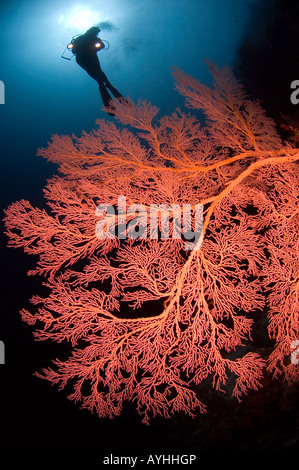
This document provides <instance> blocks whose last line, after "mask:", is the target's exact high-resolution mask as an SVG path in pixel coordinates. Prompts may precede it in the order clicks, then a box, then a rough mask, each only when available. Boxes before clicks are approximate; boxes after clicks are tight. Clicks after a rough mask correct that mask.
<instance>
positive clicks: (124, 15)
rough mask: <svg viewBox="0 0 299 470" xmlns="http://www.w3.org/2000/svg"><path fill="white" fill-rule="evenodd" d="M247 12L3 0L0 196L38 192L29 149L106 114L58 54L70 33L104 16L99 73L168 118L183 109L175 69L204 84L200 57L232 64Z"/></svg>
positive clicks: (168, 4)
mask: <svg viewBox="0 0 299 470" xmlns="http://www.w3.org/2000/svg"><path fill="white" fill-rule="evenodd" d="M247 16H248V7H247V0H163V1H161V0H141V1H139V0H106V1H90V2H86V1H81V2H80V1H79V2H76V1H73V0H72V1H57V0H56V1H55V0H54V1H49V0H47V1H39V0H28V1H25V0H23V1H6V2H5V1H2V2H1V8H0V19H1V28H0V43H1V44H2V47H1V69H0V80H2V81H3V82H4V84H5V102H6V103H5V105H2V106H0V113H1V131H2V132H1V133H2V137H1V163H2V178H3V184H2V185H1V188H2V189H1V193H2V194H1V196H2V199H3V198H4V200H5V201H7V202H9V200H10V198H12V199H15V198H18V197H25V198H27V197H28V198H29V197H30V195H31V194H32V192H34V191H37V192H38V191H41V188H42V186H43V185H44V180H45V177H47V176H48V172H49V171H51V170H50V167H49V166H48V167H47V166H46V165H45V164H44V162H41V161H40V160H41V159H40V158H36V157H35V154H36V150H37V148H38V147H40V146H45V145H46V143H47V141H49V140H50V138H51V135H52V134H53V133H58V134H70V133H74V134H76V135H79V134H80V133H81V130H83V129H84V130H86V131H89V130H91V129H92V128H93V127H94V124H95V120H96V119H98V118H105V119H106V118H109V117H107V114H105V113H104V112H103V111H102V110H101V107H102V102H101V99H100V95H99V92H98V86H97V83H96V82H95V81H93V80H92V79H91V78H90V77H89V76H88V75H87V74H86V72H85V71H84V70H82V69H81V68H80V67H79V66H78V65H77V64H76V62H75V59H74V58H73V59H72V60H71V61H67V60H63V59H62V58H61V54H62V52H63V50H64V48H65V47H66V45H67V44H68V42H69V41H70V40H71V38H72V36H73V35H75V34H79V33H84V32H85V31H86V30H87V29H88V28H89V27H90V26H93V24H94V23H95V22H110V24H111V25H112V28H110V29H112V30H111V31H107V30H103V31H102V32H101V33H100V37H101V38H102V39H105V40H106V41H108V42H109V44H110V48H109V49H108V50H105V51H101V52H100V53H99V59H100V62H101V66H102V69H103V70H104V72H105V73H106V75H107V76H108V78H109V80H110V81H111V82H112V84H113V85H114V86H115V87H116V88H118V89H119V90H120V92H121V93H122V94H123V95H124V96H129V97H131V98H132V99H133V100H138V99H139V98H141V99H146V100H148V101H150V102H151V103H152V104H154V105H156V106H158V107H159V108H160V110H161V113H162V114H165V113H169V112H171V111H173V110H174V109H175V108H176V107H177V106H182V105H183V99H182V98H181V97H180V96H179V95H178V94H177V92H176V91H174V89H173V79H172V75H171V68H172V66H173V65H175V66H177V67H180V68H182V69H183V70H184V71H185V72H186V73H188V74H191V75H193V76H195V77H197V78H199V79H200V80H202V81H205V82H208V81H209V79H210V77H209V74H208V72H207V68H206V66H205V64H204V59H205V58H209V59H212V60H214V61H215V62H216V63H217V64H218V65H223V64H231V63H232V61H233V60H234V57H235V54H236V46H237V44H238V41H239V40H240V36H241V34H242V30H243V27H244V23H245V21H246V18H247ZM78 17H79V19H80V18H81V19H82V18H83V19H84V18H85V21H83V24H82V25H81V26H79V24H80V21H79V20H78ZM89 17H90V20H89V21H88V18H89ZM78 21H79V23H78ZM13 181H14V184H13Z"/></svg>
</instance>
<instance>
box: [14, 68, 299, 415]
mask: <svg viewBox="0 0 299 470" xmlns="http://www.w3.org/2000/svg"><path fill="white" fill-rule="evenodd" d="M209 66H210V71H211V73H212V75H213V78H214V83H213V85H212V87H211V88H209V87H207V86H205V85H202V84H201V83H200V82H198V81H197V80H194V79H193V78H192V77H188V76H187V75H185V74H184V73H183V72H182V71H181V70H178V69H175V72H174V74H175V78H176V81H177V85H176V87H177V89H178V91H179V92H180V93H181V94H183V95H184V96H185V97H186V98H187V104H188V106H190V107H191V108H194V109H201V110H202V111H203V112H204V113H205V116H206V121H205V125H201V124H200V123H199V122H198V121H197V119H196V118H195V117H194V116H192V115H190V114H185V113H183V112H182V111H180V110H176V111H175V112H174V113H173V114H172V115H171V116H165V117H162V118H158V109H157V108H156V107H153V106H151V105H150V104H149V103H147V102H139V103H138V104H134V103H133V102H130V101H129V102H125V103H124V102H117V101H116V102H115V103H113V113H114V114H115V115H116V117H117V119H118V121H120V123H121V125H119V126H117V125H116V124H115V123H114V122H105V121H103V120H101V121H98V122H97V128H96V129H95V130H94V131H92V132H91V133H90V134H87V133H85V132H84V133H83V134H82V136H81V137H80V138H76V137H74V136H73V137H72V138H71V137H69V136H62V137H58V136H54V137H53V140H52V142H51V143H50V144H49V145H48V147H47V148H46V149H41V150H40V151H39V154H40V155H42V156H43V157H45V158H47V159H48V160H50V161H51V162H54V163H57V164H58V165H59V170H60V172H61V174H62V176H61V177H58V176H56V177H54V178H53V179H52V180H51V181H49V183H48V185H47V187H46V189H45V198H46V200H47V204H48V210H47V211H45V210H40V209H38V208H34V207H32V206H31V205H30V203H29V202H27V201H20V202H16V203H14V204H12V205H11V206H10V207H9V208H8V209H7V211H6V218H5V223H6V228H7V234H8V237H9V245H10V246H12V247H24V249H25V251H26V252H27V253H30V254H35V255H38V262H37V266H36V269H35V270H34V271H33V272H31V274H38V275H41V276H44V278H45V283H46V286H47V287H48V289H49V295H48V296H47V297H46V298H41V297H38V296H36V297H34V298H33V299H32V303H33V304H34V306H35V307H33V310H32V312H29V311H25V310H23V311H22V312H21V313H22V317H23V319H24V320H25V321H27V322H28V323H29V324H31V325H34V324H36V326H37V329H36V331H35V337H36V338H37V339H38V340H52V341H56V342H64V341H65V342H68V343H69V344H70V345H71V346H72V347H73V352H72V354H71V356H70V357H69V359H67V360H65V361H59V360H56V361H54V363H53V367H52V368H49V369H44V370H43V372H42V373H39V374H38V375H39V376H40V377H43V378H45V379H47V380H49V381H50V382H51V383H56V384H59V385H60V387H62V388H63V387H65V386H66V385H67V384H68V385H70V386H71V387H72V390H73V391H72V393H71V394H70V396H69V397H70V398H71V399H72V400H74V401H76V402H79V403H81V405H82V407H84V408H87V409H89V410H91V411H95V412H96V413H97V414H98V415H99V416H100V417H104V416H109V417H113V416H114V415H118V414H119V413H120V412H121V410H122V406H123V403H124V402H125V401H131V402H135V403H136V408H137V410H138V412H139V413H140V414H141V415H142V416H143V422H145V423H148V422H149V420H150V418H151V417H153V416H155V415H162V416H164V417H170V416H171V415H172V414H173V413H175V412H179V411H184V412H185V413H187V414H189V415H194V413H195V412H196V411H197V410H199V412H205V405H204V404H203V403H201V401H200V399H199V398H200V396H199V395H200V384H201V383H202V382H203V381H204V380H205V379H206V378H209V377H210V378H212V382H211V383H212V386H213V387H215V388H216V389H218V390H219V389H221V387H223V386H224V385H225V384H226V382H227V381H228V379H230V380H234V389H233V395H234V396H235V397H236V398H237V399H240V397H241V395H242V394H243V393H246V391H247V390H248V389H250V388H251V389H254V390H256V389H257V388H258V387H259V385H260V383H259V381H260V379H261V377H262V375H263V369H264V367H266V360H267V358H262V357H260V355H259V354H258V353H257V352H247V353H246V352H244V350H245V349H246V348H245V347H244V346H247V347H248V345H250V343H251V330H252V326H253V321H254V318H255V317H256V316H257V315H259V316H265V315H266V313H265V312H266V311H267V312H268V315H269V336H270V338H272V339H274V340H275V346H274V349H273V352H272V354H271V356H270V357H269V359H268V369H269V370H270V371H271V372H273V374H274V376H277V375H279V374H283V376H284V377H285V378H286V379H287V380H288V381H289V382H290V383H292V382H294V381H297V380H298V375H299V374H298V367H299V366H298V365H296V364H294V363H293V362H294V361H293V362H292V361H291V360H290V357H291V353H292V346H291V345H292V342H294V341H296V340H298V339H299V331H298V251H297V250H298V232H299V230H298V162H297V160H298V158H299V151H298V149H296V148H294V147H293V146H292V145H290V144H285V143H283V142H281V140H280V138H279V137H278V135H277V134H276V132H275V126H274V123H273V122H272V121H271V120H270V119H269V118H268V117H267V116H266V114H265V113H264V111H263V110H262V109H261V107H260V105H259V103H257V102H251V101H249V100H248V99H247V97H246V96H245V93H244V91H243V89H242V87H241V85H240V84H239V83H238V82H237V81H236V80H235V79H234V77H233V76H232V73H231V71H230V69H228V68H227V67H225V68H223V69H222V70H220V69H218V68H217V67H216V66H215V65H214V64H211V63H210V64H209ZM185 209H186V211H185ZM200 209H203V220H202V223H200V220H201V218H200V216H199V217H198V218H196V217H197V215H198V214H200V215H201V214H202V213H201V212H199V211H200ZM186 214H187V215H188V217H187V216H186V217H185V215H186ZM152 221H154V222H155V226H154V228H153V227H152V226H151V222H152ZM180 224H181V225H180ZM179 229H180V230H181V231H180V232H179V231H178V230H179ZM178 234H179V235H180V236H178ZM192 237H193V238H192ZM247 350H248V349H247ZM251 350H253V351H254V345H251Z"/></svg>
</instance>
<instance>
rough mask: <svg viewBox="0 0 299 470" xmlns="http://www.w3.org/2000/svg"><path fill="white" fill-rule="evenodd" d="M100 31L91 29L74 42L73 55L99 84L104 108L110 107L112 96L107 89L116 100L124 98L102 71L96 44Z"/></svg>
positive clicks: (94, 28) (95, 28)
mask: <svg viewBox="0 0 299 470" xmlns="http://www.w3.org/2000/svg"><path fill="white" fill-rule="evenodd" d="M99 31H100V29H99V28H97V27H93V28H90V29H89V30H88V31H87V32H86V33H85V34H82V35H81V36H79V37H78V38H76V39H75V40H74V47H73V53H74V54H75V55H76V62H77V64H78V65H80V67H82V68H83V69H84V70H86V72H87V73H88V75H90V76H91V77H92V78H93V79H94V80H96V81H97V82H98V84H99V89H100V93H101V97H102V100H103V103H104V106H109V104H110V101H111V99H112V98H111V96H110V94H109V93H108V90H107V88H108V89H109V90H110V91H111V93H112V94H113V95H114V96H115V97H116V98H123V96H122V95H121V94H120V93H119V91H118V90H117V89H116V88H114V86H112V85H111V83H110V82H109V80H108V78H107V77H106V75H105V73H104V72H103V70H102V69H101V66H100V62H99V59H98V56H97V52H98V49H97V47H96V44H97V43H98V42H99V38H98V37H97V34H98V33H99Z"/></svg>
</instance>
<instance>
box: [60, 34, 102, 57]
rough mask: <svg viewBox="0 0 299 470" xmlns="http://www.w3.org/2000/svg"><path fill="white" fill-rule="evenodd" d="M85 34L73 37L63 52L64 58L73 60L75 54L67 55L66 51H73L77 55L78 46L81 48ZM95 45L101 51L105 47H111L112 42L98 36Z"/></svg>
mask: <svg viewBox="0 0 299 470" xmlns="http://www.w3.org/2000/svg"><path fill="white" fill-rule="evenodd" d="M83 36H84V34H76V35H75V36H73V37H72V40H71V42H70V43H69V44H68V45H67V46H66V48H65V49H64V51H63V53H62V54H61V57H62V59H66V60H72V58H73V56H71V57H67V56H66V55H65V53H66V51H71V52H72V53H73V54H74V55H76V54H77V51H78V48H80V45H82V42H83V41H84V39H83ZM80 38H81V40H80ZM94 47H95V49H96V50H97V51H101V50H104V49H105V50H107V49H109V47H110V44H109V42H108V41H105V40H102V39H100V38H97V40H96V42H95V43H94Z"/></svg>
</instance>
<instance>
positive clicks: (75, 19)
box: [59, 5, 100, 29]
mask: <svg viewBox="0 0 299 470" xmlns="http://www.w3.org/2000/svg"><path fill="white" fill-rule="evenodd" d="M99 21H100V15H99V13H98V12H95V11H94V10H91V9H89V8H88V7H84V6H81V5H78V6H76V7H75V8H73V9H72V10H71V12H70V13H69V14H66V15H62V16H61V17H60V18H59V22H60V23H64V25H65V26H66V27H69V28H74V29H88V28H90V27H91V26H94V25H95V24H97V23H99Z"/></svg>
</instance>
